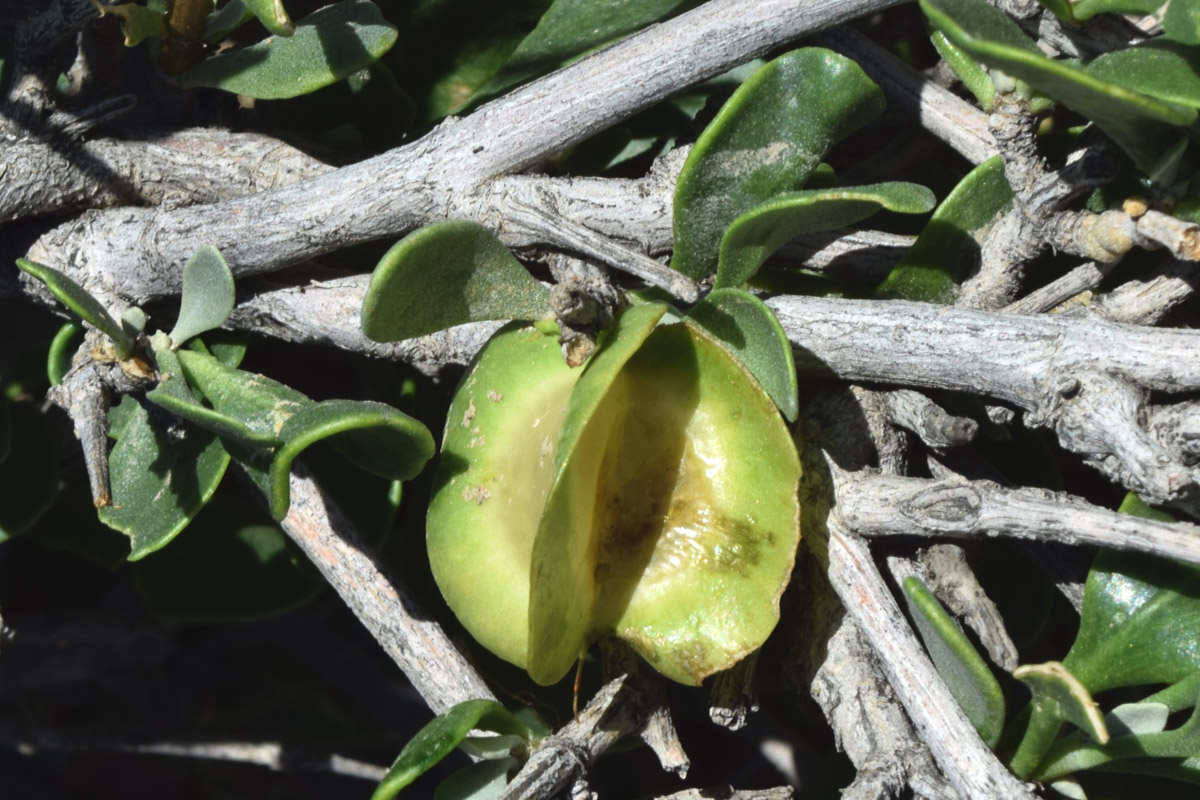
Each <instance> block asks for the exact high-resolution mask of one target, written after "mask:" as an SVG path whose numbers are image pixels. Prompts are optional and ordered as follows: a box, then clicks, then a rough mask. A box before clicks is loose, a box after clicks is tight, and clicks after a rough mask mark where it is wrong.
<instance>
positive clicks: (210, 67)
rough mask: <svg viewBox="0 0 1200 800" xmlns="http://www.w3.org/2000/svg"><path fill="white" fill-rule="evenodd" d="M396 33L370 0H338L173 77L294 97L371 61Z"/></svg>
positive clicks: (185, 83) (187, 83)
mask: <svg viewBox="0 0 1200 800" xmlns="http://www.w3.org/2000/svg"><path fill="white" fill-rule="evenodd" d="M396 36H397V34H396V29H395V28H394V27H393V26H392V24H391V23H389V22H388V21H387V20H386V19H384V17H383V14H382V12H380V10H379V7H378V6H376V5H375V4H374V3H372V2H370V0H343V1H342V2H338V3H334V4H332V5H328V6H325V7H324V8H321V9H318V10H317V11H314V12H313V13H312V14H310V15H308V16H307V17H305V18H304V19H302V20H300V22H299V23H298V24H297V25H296V30H295V32H294V33H293V34H292V35H291V36H271V37H268V38H267V39H264V40H263V41H261V42H259V43H257V44H253V45H250V46H249V47H245V48H241V49H238V50H231V51H229V52H226V53H218V54H217V55H214V56H211V57H209V58H207V59H205V60H204V61H201V62H200V63H199V64H197V65H195V66H194V67H192V68H191V69H189V70H187V71H186V72H184V73H183V74H182V75H180V76H179V77H178V78H177V81H178V82H179V85H180V86H182V87H183V88H185V89H192V88H196V87H199V86H209V87H213V88H217V89H224V90H225V91H228V92H235V93H237V94H243V95H247V96H249V97H256V98H258V99H260V100H277V99H284V98H288V97H297V96H299V95H302V94H308V93H309V92H315V91H316V90H317V89H320V88H322V87H325V86H328V85H329V84H331V83H335V82H337V81H340V80H341V79H342V78H345V77H347V76H348V75H352V74H353V73H355V72H358V71H359V70H361V69H364V68H365V67H368V66H370V65H371V64H372V63H373V62H374V61H376V60H378V59H379V58H380V57H381V56H382V55H383V54H384V53H386V52H387V51H388V50H389V49H391V47H392V45H393V44H395V43H396Z"/></svg>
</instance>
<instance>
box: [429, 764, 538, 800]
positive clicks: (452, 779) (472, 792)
mask: <svg viewBox="0 0 1200 800" xmlns="http://www.w3.org/2000/svg"><path fill="white" fill-rule="evenodd" d="M519 766H520V763H519V762H518V761H517V759H515V758H512V757H507V758H500V759H492V760H489V761H484V762H482V763H480V764H471V765H470V766H467V767H463V768H462V769H460V770H459V771H458V772H454V773H452V774H451V775H450V776H449V777H447V778H446V779H445V780H444V781H442V782H441V783H439V784H438V786H437V789H435V790H434V792H433V800H495V798H497V797H499V796H500V795H501V794H502V793H503V792H504V787H506V786H508V776H509V774H510V773H512V772H516V770H517V767H519Z"/></svg>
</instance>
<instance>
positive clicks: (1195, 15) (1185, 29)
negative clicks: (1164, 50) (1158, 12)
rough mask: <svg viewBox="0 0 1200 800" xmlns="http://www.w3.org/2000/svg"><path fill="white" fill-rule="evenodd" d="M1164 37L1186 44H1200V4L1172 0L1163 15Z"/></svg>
mask: <svg viewBox="0 0 1200 800" xmlns="http://www.w3.org/2000/svg"><path fill="white" fill-rule="evenodd" d="M1162 27H1163V35H1164V36H1166V37H1167V38H1169V39H1174V40H1175V41H1177V42H1183V43H1184V44H1190V45H1197V44H1200V4H1197V3H1196V2H1195V0H1171V2H1170V5H1168V6H1167V13H1166V14H1164V15H1163V21H1162Z"/></svg>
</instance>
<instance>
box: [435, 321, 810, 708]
mask: <svg viewBox="0 0 1200 800" xmlns="http://www.w3.org/2000/svg"><path fill="white" fill-rule="evenodd" d="M665 311H666V307H665V306H662V305H646V306H638V307H634V308H632V309H630V310H628V311H626V312H625V313H624V314H623V315H622V316H621V318H620V319H619V320H618V322H617V324H616V326H615V327H614V328H613V330H612V331H610V332H609V334H608V335H607V337H606V338H605V339H604V340H603V341H602V343H601V346H600V347H599V348H598V349H597V351H596V353H595V354H594V355H593V356H592V358H591V360H590V361H589V362H588V364H587V366H586V367H585V368H584V369H582V370H578V369H575V370H573V369H570V368H569V367H567V366H566V365H565V364H564V363H563V362H562V358H561V356H560V354H559V347H558V343H557V340H556V337H555V336H553V335H550V334H545V333H542V332H540V331H538V330H537V329H536V328H534V327H532V326H529V325H510V326H508V327H506V328H504V329H503V330H502V331H501V332H500V333H498V334H497V335H496V336H495V337H494V338H493V339H492V341H491V342H489V344H488V345H487V347H485V348H484V350H483V352H482V353H481V354H480V356H479V358H478V360H477V362H476V364H475V366H474V368H473V369H472V370H471V372H470V373H469V374H468V375H467V376H466V378H465V379H464V380H463V383H462V386H461V387H460V388H459V390H458V393H457V394H456V396H455V398H454V402H453V404H452V406H451V410H450V417H449V419H448V421H447V424H446V434H445V439H444V442H443V447H442V460H441V466H440V468H439V473H438V482H437V487H436V490H435V494H434V498H433V501H432V503H431V504H430V509H429V525H428V537H429V557H430V562H431V564H432V568H433V574H434V577H435V579H436V580H437V582H438V585H439V587H440V588H441V590H442V593H443V595H444V596H445V597H446V600H447V602H448V603H449V605H450V607H451V609H453V611H454V612H455V614H457V615H458V617H459V619H460V620H461V621H462V622H463V624H464V625H465V626H466V628H467V629H468V630H469V631H470V632H471V634H472V635H473V636H475V638H476V639H478V640H479V642H480V643H482V644H483V645H484V646H485V647H487V648H488V649H489V650H491V651H493V652H494V653H496V654H497V655H499V656H500V657H502V658H504V659H506V660H508V661H511V662H512V663H514V664H517V665H519V666H522V667H524V668H525V669H527V670H528V672H529V674H530V676H531V677H532V678H533V679H534V680H536V681H537V682H539V683H542V684H551V683H554V682H556V681H558V680H559V679H561V678H562V677H563V675H565V674H566V673H567V672H568V671H569V670H570V669H571V667H572V665H573V664H574V663H575V661H576V659H578V658H579V656H580V655H581V654H582V652H583V651H584V650H585V649H586V647H587V646H588V644H590V643H591V642H592V641H594V640H595V639H597V638H600V637H602V636H606V635H615V636H618V637H620V638H621V639H624V640H625V641H626V642H628V643H629V644H630V645H631V646H632V647H634V648H635V649H636V650H637V651H638V652H639V653H641V654H642V655H643V657H645V658H646V660H647V661H649V662H650V663H651V664H652V665H653V666H654V667H655V668H656V669H657V670H659V671H660V672H662V673H663V674H664V675H666V676H667V677H669V678H671V679H673V680H676V681H679V682H681V683H687V684H693V685H695V684H699V683H700V681H702V680H703V679H704V678H705V677H706V676H708V675H711V674H712V673H714V672H717V671H719V670H722V669H726V668H728V667H730V666H732V665H733V664H734V663H736V662H737V661H738V660H740V659H741V658H743V657H744V656H746V655H748V654H749V653H750V652H751V651H753V650H755V649H756V648H758V647H759V646H761V645H762V643H763V641H765V640H766V638H767V636H768V635H769V634H770V632H771V630H772V629H773V628H774V627H775V624H776V622H777V621H778V619H779V596H780V594H781V593H782V591H783V588H784V586H785V585H786V583H787V581H788V578H789V576H790V574H791V570H792V565H793V562H794V559H795V552H796V546H797V544H798V542H799V538H800V531H799V526H798V519H799V506H798V501H797V496H796V487H797V484H798V482H799V477H800V465H799V459H798V457H797V455H796V450H795V446H794V445H793V443H792V440H791V436H790V434H789V432H788V430H787V428H786V426H785V425H784V423H783V420H782V419H781V418H780V416H779V413H778V412H777V411H776V410H775V407H774V405H773V404H772V402H771V400H770V398H768V397H767V395H766V393H765V392H764V391H763V390H762V388H761V387H760V386H759V385H758V384H757V383H756V382H755V381H754V380H753V378H751V377H750V375H749V373H748V372H746V370H745V369H744V368H743V367H742V366H741V365H740V364H739V363H738V362H737V361H736V360H735V359H734V358H733V357H732V356H731V355H730V354H729V352H728V351H727V350H726V349H725V348H724V347H723V346H722V345H721V344H720V343H718V342H717V341H716V340H714V339H712V338H711V337H710V336H709V335H708V334H706V333H704V332H703V331H701V330H700V329H699V328H696V327H694V326H693V325H691V324H689V323H687V322H676V323H673V324H659V323H660V320H661V319H662V317H663V314H664V313H665Z"/></svg>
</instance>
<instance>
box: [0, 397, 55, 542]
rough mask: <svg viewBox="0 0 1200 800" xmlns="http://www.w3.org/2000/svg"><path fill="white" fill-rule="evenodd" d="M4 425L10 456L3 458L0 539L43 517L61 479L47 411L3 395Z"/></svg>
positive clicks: (0, 468)
mask: <svg viewBox="0 0 1200 800" xmlns="http://www.w3.org/2000/svg"><path fill="white" fill-rule="evenodd" d="M3 428H7V431H6V432H7V435H8V447H7V451H8V457H7V458H0V486H3V487H4V490H3V491H4V500H3V502H0V542H3V541H4V540H5V539H8V538H9V537H11V536H16V535H17V534H19V533H24V532H25V531H27V530H29V528H30V527H32V526H33V524H34V523H36V522H37V521H38V520H39V519H41V518H42V516H43V515H44V514H45V513H46V512H47V511H49V510H50V507H51V506H52V505H53V504H54V500H55V497H57V495H58V490H59V482H60V481H59V474H58V453H57V448H56V447H55V446H54V436H53V435H52V433H51V430H50V427H49V426H48V425H47V424H46V417H45V415H44V414H42V413H41V412H39V411H38V410H37V408H36V407H35V406H34V405H33V404H32V403H24V402H11V401H9V399H8V398H7V397H5V396H4V395H3V394H0V429H3ZM3 438H4V436H3V435H0V439H3ZM0 444H2V442H0Z"/></svg>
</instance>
